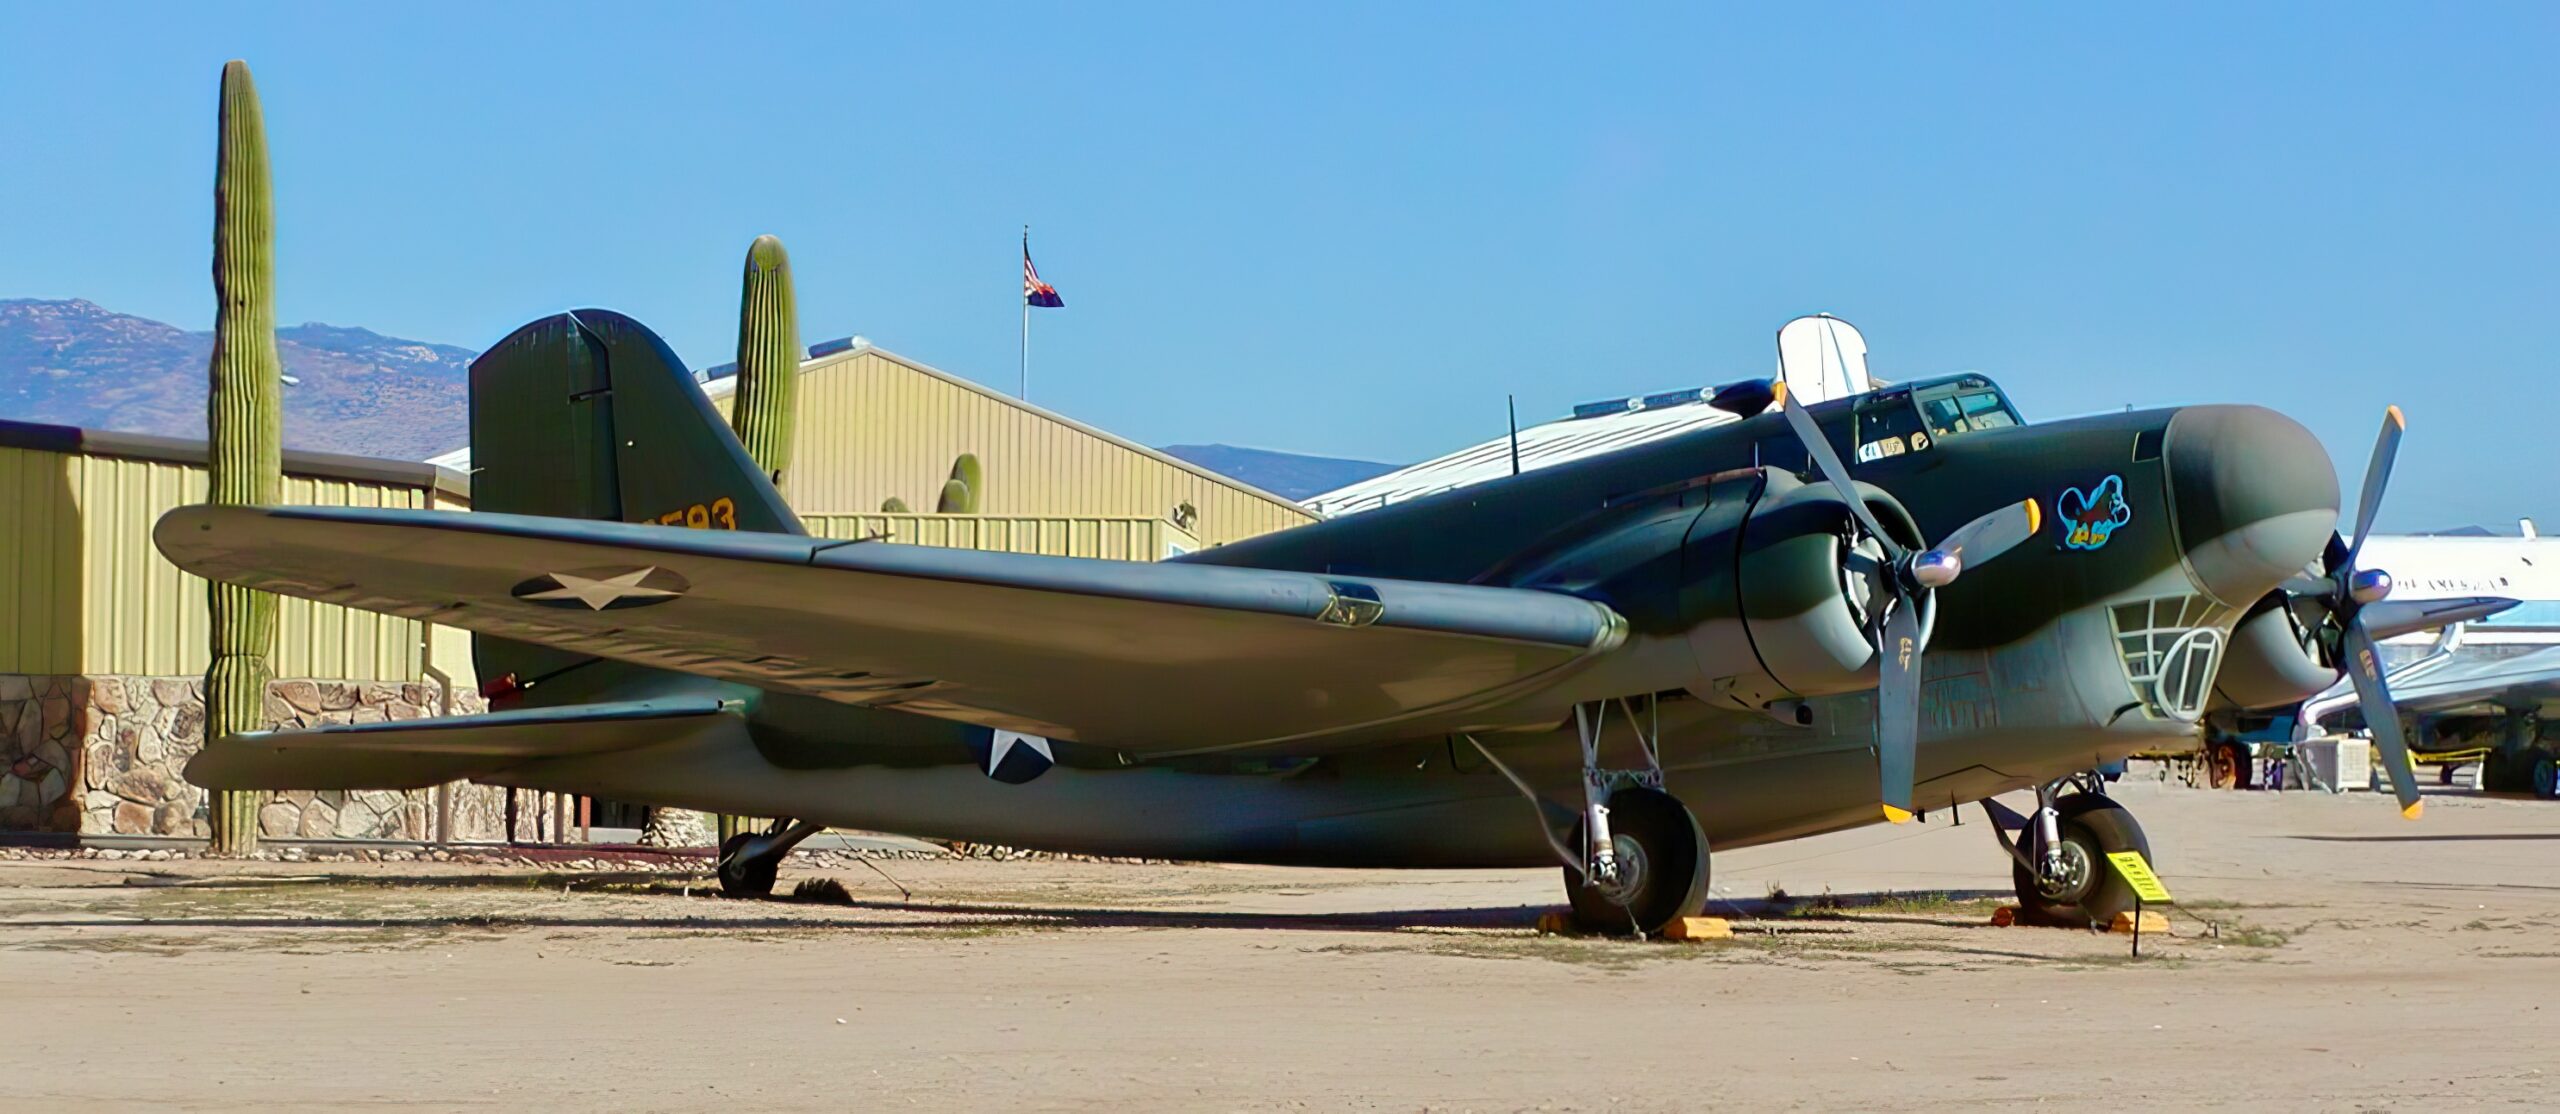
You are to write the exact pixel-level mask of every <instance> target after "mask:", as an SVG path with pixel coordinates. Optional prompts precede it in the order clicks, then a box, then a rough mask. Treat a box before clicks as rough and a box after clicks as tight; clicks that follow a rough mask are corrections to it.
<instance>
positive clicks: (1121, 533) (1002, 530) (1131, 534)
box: [800, 514, 1200, 561]
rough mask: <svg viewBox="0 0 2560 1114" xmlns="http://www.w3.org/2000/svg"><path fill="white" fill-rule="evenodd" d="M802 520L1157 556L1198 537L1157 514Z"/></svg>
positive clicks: (1014, 548)
mask: <svg viewBox="0 0 2560 1114" xmlns="http://www.w3.org/2000/svg"><path fill="white" fill-rule="evenodd" d="M800 522H801V524H802V525H804V526H807V527H808V528H809V532H810V533H812V534H815V535H817V536H819V537H822V538H875V537H876V538H880V539H881V540H883V541H891V542H904V543H909V544H914V545H938V546H945V547H949V548H954V549H991V550H996V551H999V552H1004V553H1043V554H1047V555H1049V556H1052V557H1101V558H1107V559H1110V560H1115V561H1160V560H1163V559H1164V558H1166V557H1169V556H1171V555H1173V554H1176V553H1188V552H1191V551H1192V550H1194V549H1198V548H1200V541H1199V539H1197V538H1194V537H1192V536H1191V535H1190V534H1187V533H1185V532H1183V531H1182V530H1180V529H1178V528H1176V527H1175V526H1174V525H1173V524H1172V523H1170V522H1166V521H1165V520H1163V519H1160V518H1123V517H1107V516H1091V515H1088V516H1084V517H1059V518H1049V517H1038V516H1032V515H1005V516H1001V517H999V516H989V515H956V514H821V515H804V516H802V517H801V519H800Z"/></svg>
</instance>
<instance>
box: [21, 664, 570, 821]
mask: <svg viewBox="0 0 2560 1114" xmlns="http://www.w3.org/2000/svg"><path fill="white" fill-rule="evenodd" d="M438 706H439V698H438V692H437V689H436V686H434V685H429V684H392V683H388V682H378V681H305V680H290V681H278V682H276V683H275V684H274V685H273V686H272V687H270V688H269V689H268V690H267V715H268V718H269V719H270V720H272V721H274V722H275V723H276V724H277V725H278V726H280V727H312V726H318V725H321V724H333V723H379V722H383V721H385V720H406V719H420V718H424V717H426V716H432V715H434V714H436V711H437V708H438ZM483 710H485V705H483V703H482V702H481V700H480V695H479V694H478V693H465V692H457V693H455V694H454V711H455V712H456V713H474V712H480V711H483ZM203 745H204V679H203V678H201V677H107V676H45V675H37V676H28V675H23V674H0V832H56V833H77V834H81V835H162V836H180V837H188V836H192V837H196V838H202V837H203V836H204V835H205V834H206V832H207V824H206V820H205V815H204V809H205V791H204V790H202V789H199V788H197V787H195V786H193V785H190V784H188V783H187V780H186V778H185V774H184V771H185V768H186V763H187V759H188V758H190V757H193V756H194V754H195V752H196V750H197V749H198V748H199V747H202V746H203ZM446 789H447V790H448V791H449V792H451V793H452V794H453V831H452V832H451V833H450V835H451V838H454V839H458V840H491V839H502V838H505V832H504V830H503V829H504V819H503V818H504V816H505V807H506V805H505V801H506V791H505V790H502V789H499V788H496V787H493V786H483V785H472V784H470V783H467V782H462V783H456V784H454V785H451V786H447V787H446ZM525 796H526V797H527V798H528V800H529V799H530V797H531V796H532V795H531V794H526V795H525ZM527 807H528V808H529V807H530V805H528V806H527ZM435 812H436V804H435V790H431V789H418V790H406V791H402V790H361V791H358V790H326V791H311V790H295V791H290V792H283V793H278V794H276V795H275V797H274V799H273V800H272V801H270V802H269V803H268V804H267V805H266V806H265V807H264V808H262V809H260V810H259V813H258V827H259V830H260V831H261V833H262V834H264V835H267V836H270V837H275V838H294V837H301V838H338V839H410V840H419V839H428V838H432V837H433V835H434V833H435ZM519 826H522V825H521V824H520V825H519Z"/></svg>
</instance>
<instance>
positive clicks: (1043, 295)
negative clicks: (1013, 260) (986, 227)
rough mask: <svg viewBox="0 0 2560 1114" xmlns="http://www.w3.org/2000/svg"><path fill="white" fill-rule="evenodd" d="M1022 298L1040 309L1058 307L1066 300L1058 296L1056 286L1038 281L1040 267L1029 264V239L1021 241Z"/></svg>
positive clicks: (1063, 304)
mask: <svg viewBox="0 0 2560 1114" xmlns="http://www.w3.org/2000/svg"><path fill="white" fill-rule="evenodd" d="M1022 300H1023V302H1024V303H1026V304H1028V305H1035V306H1038V307H1040V308H1042V309H1058V308H1061V307H1063V306H1065V305H1066V304H1067V300H1066V299H1064V298H1061V297H1059V296H1058V288H1057V287H1054V286H1051V285H1049V284H1048V283H1045V282H1042V281H1040V269H1039V268H1037V267H1034V266H1032V265H1031V240H1030V238H1029V237H1025V238H1024V239H1023V241H1022Z"/></svg>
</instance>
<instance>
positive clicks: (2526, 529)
mask: <svg viewBox="0 0 2560 1114" xmlns="http://www.w3.org/2000/svg"><path fill="white" fill-rule="evenodd" d="M2517 526H2518V530H2519V532H2518V534H2517V535H2515V536H2464V535H2423V534H2422V535H2397V536H2384V535H2377V536H2375V537H2373V538H2371V539H2368V540H2367V541H2366V543H2365V551H2366V552H2367V553H2368V554H2370V555H2371V556H2370V557H2369V558H2368V560H2369V561H2370V563H2371V564H2372V566H2373V567H2376V568H2387V569H2390V570H2392V573H2393V578H2394V580H2393V584H2392V589H2391V599H2392V600H2393V601H2394V602H2400V603H2404V604H2406V603H2415V604H2424V603H2426V602H2428V601H2434V600H2448V601H2450V600H2463V599H2476V598H2479V597H2504V598H2507V599H2511V600H2515V601H2517V602H2516V604H2515V606H2513V607H2510V608H2507V609H2506V610H2503V611H2500V612H2497V613H2495V614H2492V615H2488V616H2484V617H2481V618H2476V619H2471V620H2468V621H2466V622H2459V623H2454V624H2452V625H2451V626H2448V627H2446V628H2444V629H2443V630H2441V631H2421V632H2417V633H2413V634H2406V635H2402V636H2400V637H2397V638H2392V639H2388V640H2385V641H2384V643H2383V645H2382V652H2383V655H2384V659H2385V661H2384V665H2385V667H2386V669H2387V670H2388V671H2389V673H2388V675H2389V678H2390V682H2391V693H2392V698H2393V701H2394V703H2395V704H2397V705H2398V707H2399V709H2400V712H2401V716H2402V718H2403V720H2405V721H2407V723H2408V724H2409V725H2410V726H2411V728H2412V730H2411V731H2410V733H2409V737H2410V739H2411V740H2412V741H2413V746H2414V747H2415V748H2416V749H2418V750H2420V751H2433V752H2436V753H2444V752H2447V751H2458V750H2468V749H2472V748H2475V747H2487V748H2489V749H2490V754H2489V756H2488V758H2487V759H2486V760H2485V761H2484V762H2483V763H2482V764H2481V771H2480V787H2481V788H2483V789H2487V790H2491V791H2497V792H2528V791H2529V792H2532V793H2534V794H2535V795H2537V796H2540V797H2543V798H2545V799H2554V798H2560V538H2546V537H2542V536H2541V534H2540V531H2538V530H2536V529H2535V527H2534V523H2533V520H2532V519H2529V518H2528V519H2523V520H2520V521H2519V522H2518V523H2517ZM2355 708H2356V699H2355V695H2354V693H2353V692H2351V691H2348V690H2346V689H2345V688H2344V686H2341V687H2340V688H2338V689H2333V690H2331V691H2330V692H2327V693H2323V694H2321V695H2320V696H2317V697H2314V698H2312V699H2311V700H2309V701H2306V702H2305V703H2304V704H2303V708H2302V715H2301V717H2300V719H2301V727H2300V728H2299V729H2298V731H2297V735H2299V734H2301V733H2306V732H2307V731H2308V730H2309V728H2310V727H2311V726H2313V725H2320V724H2323V722H2324V721H2327V720H2330V719H2332V718H2333V717H2337V718H2345V717H2347V716H2349V715H2350V714H2351V713H2352V712H2353V711H2354V709H2355Z"/></svg>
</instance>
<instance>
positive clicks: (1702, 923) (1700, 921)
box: [1662, 917, 1733, 943]
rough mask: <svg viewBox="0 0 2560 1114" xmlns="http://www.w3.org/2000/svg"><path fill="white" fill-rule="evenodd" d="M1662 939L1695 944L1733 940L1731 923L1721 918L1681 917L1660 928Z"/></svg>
mask: <svg viewBox="0 0 2560 1114" xmlns="http://www.w3.org/2000/svg"><path fill="white" fill-rule="evenodd" d="M1662 938H1663V939H1665V940H1679V941H1682V942H1686V943H1696V942H1697V941H1700V940H1731V939H1733V923H1732V922H1730V921H1727V920H1725V919H1724V918H1723V917H1682V918H1680V919H1679V920H1676V921H1673V922H1671V923H1670V924H1667V925H1664V926H1663V927H1662Z"/></svg>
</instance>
